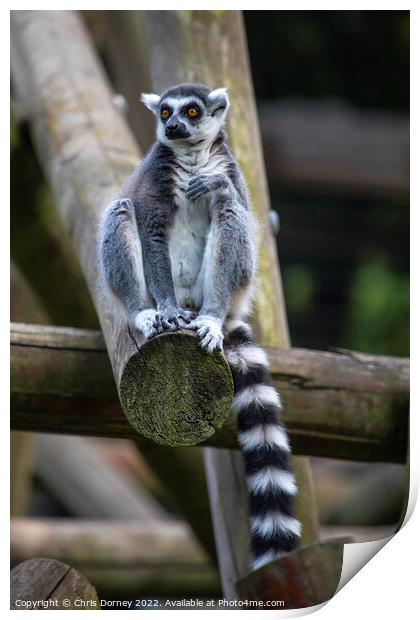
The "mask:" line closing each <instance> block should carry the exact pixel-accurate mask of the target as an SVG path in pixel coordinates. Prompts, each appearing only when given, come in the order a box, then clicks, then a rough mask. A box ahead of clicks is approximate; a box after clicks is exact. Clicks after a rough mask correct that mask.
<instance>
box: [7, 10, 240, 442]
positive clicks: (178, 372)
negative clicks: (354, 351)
mask: <svg viewBox="0 0 420 620" xmlns="http://www.w3.org/2000/svg"><path fill="white" fill-rule="evenodd" d="M11 29H12V37H11V39H12V53H11V59H12V79H13V85H14V88H15V91H16V96H17V98H18V100H19V102H21V103H22V105H23V108H24V109H25V111H26V115H27V118H28V119H29V120H30V127H31V131H32V134H33V138H34V144H35V147H36V151H37V154H38V157H39V159H40V163H41V165H42V168H43V170H44V173H45V175H46V177H47V179H48V181H49V184H50V186H51V188H52V190H53V193H54V196H55V201H56V204H57V206H58V209H59V211H60V214H61V216H62V220H63V222H64V225H65V227H66V229H67V231H68V232H69V233H70V236H71V238H72V240H73V243H74V246H75V249H76V253H77V255H78V257H79V259H80V263H81V266H82V270H83V273H84V276H85V278H86V282H87V284H88V288H89V290H90V293H91V296H92V298H93V301H94V305H95V308H96V310H97V313H98V316H99V319H100V323H101V327H102V331H103V334H104V338H105V342H106V345H107V350H108V354H109V356H110V360H111V366H112V369H113V374H114V378H115V382H116V385H117V388H118V392H119V396H120V400H121V403H122V408H123V411H124V413H125V414H126V416H127V417H128V419H129V421H130V422H131V423H132V424H133V425H134V426H135V428H136V430H138V431H140V432H142V433H143V434H144V435H145V436H147V437H149V438H151V439H154V440H155V441H157V442H160V443H164V444H166V445H182V444H183V443H188V442H191V438H192V442H193V443H194V442H195V441H196V440H197V439H198V440H203V439H205V438H208V437H210V436H211V435H212V434H214V432H215V430H216V429H217V428H219V427H221V426H222V424H223V422H224V421H225V420H226V418H227V417H228V416H229V414H230V406H231V402H232V395H233V388H232V377H231V373H230V370H229V367H228V365H227V362H226V360H225V358H224V356H223V355H222V354H220V353H216V354H214V355H207V354H206V353H205V352H204V351H202V350H201V348H200V347H199V344H198V339H197V338H196V336H195V335H193V334H192V333H191V332H184V333H178V334H176V336H175V338H169V339H168V338H167V337H166V336H161V337H160V338H159V339H156V340H154V341H153V342H149V343H146V344H145V346H144V347H142V346H141V345H142V344H143V341H142V339H141V338H140V335H139V334H136V335H134V334H131V333H130V332H129V329H128V326H127V321H126V317H125V314H124V312H123V310H122V308H121V307H120V305H119V304H118V303H117V302H116V300H115V299H113V298H112V296H111V295H110V294H106V293H105V292H104V291H103V290H101V289H100V287H99V286H98V281H99V273H98V260H97V244H96V241H95V240H96V239H97V234H98V228H99V225H100V220H101V217H102V214H103V211H104V209H105V208H106V206H107V205H108V204H109V203H110V202H111V201H112V200H114V199H115V197H116V196H117V195H118V193H119V191H120V188H121V186H122V185H123V183H124V182H125V180H126V179H127V177H128V176H129V174H130V173H131V172H132V171H133V168H134V167H135V165H136V164H137V163H138V161H139V159H140V153H139V151H138V150H137V147H136V145H135V142H134V140H133V137H132V135H131V133H130V131H129V129H128V127H127V125H126V123H125V121H124V120H123V119H122V117H121V116H120V115H119V113H118V111H117V109H116V108H115V105H114V104H113V101H112V93H111V91H110V88H109V85H108V83H107V81H106V79H105V77H104V74H103V70H102V68H101V66H100V65H99V62H98V60H97V58H96V56H95V54H94V51H93V49H92V46H91V43H90V40H89V37H88V35H87V33H86V31H85V29H84V26H83V23H82V21H81V19H80V17H79V16H78V15H77V14H76V13H72V12H68V11H13V12H12V17H11ZM140 376H141V381H140V380H139V377H140ZM191 377H194V381H191ZM156 386H159V389H156ZM180 386H182V389H179V388H180ZM197 410H199V411H201V416H202V418H201V423H200V424H198V425H197V424H196V423H194V424H190V423H189V421H190V414H191V412H194V411H197ZM162 412H164V415H162ZM196 419H197V418H196ZM196 419H195V420H194V422H196Z"/></svg>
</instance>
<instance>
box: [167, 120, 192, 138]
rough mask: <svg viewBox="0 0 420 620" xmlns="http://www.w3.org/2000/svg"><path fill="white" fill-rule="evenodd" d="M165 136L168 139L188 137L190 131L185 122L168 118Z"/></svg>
mask: <svg viewBox="0 0 420 620" xmlns="http://www.w3.org/2000/svg"><path fill="white" fill-rule="evenodd" d="M165 136H166V137H167V138H169V140H179V139H180V138H189V137H190V133H189V131H188V130H187V126H186V125H185V123H182V122H181V121H177V120H170V121H169V123H168V124H167V125H166V127H165Z"/></svg>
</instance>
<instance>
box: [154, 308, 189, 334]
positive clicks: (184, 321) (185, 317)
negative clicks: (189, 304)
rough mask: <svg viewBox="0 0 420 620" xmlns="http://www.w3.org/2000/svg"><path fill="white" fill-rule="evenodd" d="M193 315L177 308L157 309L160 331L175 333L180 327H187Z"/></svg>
mask: <svg viewBox="0 0 420 620" xmlns="http://www.w3.org/2000/svg"><path fill="white" fill-rule="evenodd" d="M192 318H193V314H192V313H191V312H189V310H184V309H183V308H179V307H165V308H159V312H158V319H159V321H160V325H161V328H162V331H172V332H174V331H176V330H178V329H181V328H182V327H184V328H185V327H189V323H190V322H191V319H192Z"/></svg>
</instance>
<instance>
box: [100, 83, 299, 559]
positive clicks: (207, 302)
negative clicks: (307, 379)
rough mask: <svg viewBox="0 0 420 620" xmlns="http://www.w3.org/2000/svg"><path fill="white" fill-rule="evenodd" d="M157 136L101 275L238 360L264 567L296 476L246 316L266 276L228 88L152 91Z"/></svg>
mask: <svg viewBox="0 0 420 620" xmlns="http://www.w3.org/2000/svg"><path fill="white" fill-rule="evenodd" d="M141 99H142V101H143V103H144V104H145V105H146V106H147V107H148V108H149V109H150V110H151V111H152V112H153V113H154V114H155V116H156V118H157V140H156V142H155V144H154V146H153V147H152V149H151V151H150V152H149V154H148V155H147V157H146V158H145V159H144V160H143V162H142V163H141V164H140V165H139V166H138V167H137V169H136V170H135V172H134V173H133V175H132V176H131V178H130V179H129V180H128V182H127V184H126V186H125V187H124V188H123V190H122V191H121V194H120V198H119V199H118V200H116V201H115V202H114V203H112V204H111V205H110V206H109V207H108V209H107V210H106V212H105V216H104V220H103V224H102V228H101V237H100V258H101V265H102V273H103V276H104V278H105V280H106V282H107V284H108V286H109V287H110V289H111V290H112V292H113V293H114V294H115V295H116V296H117V298H119V300H120V301H121V302H122V303H123V305H124V306H125V308H126V311H127V316H128V321H129V323H130V324H131V326H132V327H134V328H136V329H138V330H139V331H141V332H142V333H143V335H144V336H145V338H146V339H149V338H152V337H153V336H155V335H156V334H159V333H161V332H164V331H166V330H171V331H172V330H177V329H179V328H180V327H183V328H187V329H193V330H196V331H197V333H198V336H199V338H200V344H201V346H202V347H203V348H204V349H205V350H207V351H208V352H210V353H211V352H212V351H213V350H215V349H216V348H220V349H221V348H223V343H224V351H225V354H226V357H227V360H228V363H229V366H230V368H231V371H232V374H233V379H234V389H235V396H234V401H233V410H234V412H235V413H236V416H237V425H238V439H239V443H240V445H241V448H242V451H243V455H244V461H245V469H246V476H247V482H248V488H249V495H250V519H251V543H252V556H253V564H252V567H253V568H254V569H256V568H258V567H259V566H262V565H264V564H266V563H268V562H270V561H271V560H273V559H275V558H277V557H279V556H281V555H283V554H285V553H287V552H289V551H291V550H292V549H294V548H295V547H296V546H297V545H298V544H299V540H300V531H301V525H300V523H299V521H298V520H297V519H296V517H295V499H296V492H297V489H296V483H295V478H294V475H293V473H292V471H291V464H290V447H289V441H288V436H287V433H286V430H285V428H284V426H283V425H282V423H281V422H280V420H279V412H280V410H281V402H280V397H279V395H278V393H277V392H276V390H275V389H274V387H273V386H272V385H271V381H270V375H269V371H268V363H267V358H266V355H265V353H264V351H263V350H262V349H261V348H259V347H257V346H256V344H255V343H254V341H253V338H252V332H251V329H250V327H249V325H248V324H247V323H245V322H244V321H243V320H242V319H243V318H244V317H245V316H246V315H247V314H248V313H249V312H250V309H251V302H252V296H253V294H254V290H255V280H256V268H257V264H256V232H255V227H254V220H253V218H252V215H251V212H250V208H249V204H248V196H247V188H246V185H245V182H244V179H243V176H242V174H241V171H240V169H239V167H238V164H237V163H236V161H235V159H234V158H233V155H232V153H231V151H230V150H229V148H228V146H227V145H226V142H225V137H226V136H225V133H224V130H223V125H224V121H225V117H226V112H227V110H228V107H229V100H228V96H227V93H226V89H225V88H218V89H216V90H211V89H210V88H208V87H207V86H203V85H198V84H182V85H179V86H175V87H173V88H170V89H169V90H167V91H166V92H165V93H163V95H161V96H159V95H154V94H144V95H142V97H141Z"/></svg>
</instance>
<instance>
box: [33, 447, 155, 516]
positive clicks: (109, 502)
mask: <svg viewBox="0 0 420 620" xmlns="http://www.w3.org/2000/svg"><path fill="white" fill-rule="evenodd" d="M35 462H36V472H37V475H38V477H39V478H40V479H41V480H42V482H43V483H44V485H45V487H46V488H48V489H49V490H50V491H51V493H52V494H53V495H54V497H56V498H57V499H58V500H59V501H60V503H61V504H62V505H63V506H65V507H66V508H67V509H68V510H69V511H70V513H71V514H73V515H74V516H76V517H84V518H87V519H115V520H120V521H122V520H134V521H136V520H137V521H142V520H150V519H154V518H162V517H163V516H164V515H165V514H166V511H165V510H164V509H163V508H162V507H161V506H160V504H159V503H158V502H157V501H156V500H155V499H154V498H153V497H152V496H151V495H150V494H149V492H148V491H147V490H146V489H144V488H143V487H142V486H141V485H140V483H138V482H137V481H135V479H134V480H133V479H131V478H130V477H129V476H127V475H124V474H123V473H122V472H120V471H118V469H116V468H115V467H112V466H111V465H110V464H109V463H107V462H106V461H105V459H104V458H103V456H102V455H101V454H100V453H99V451H98V449H97V448H96V446H95V443H94V442H93V441H92V440H91V439H89V438H88V437H73V436H69V437H64V436H59V435H39V436H38V437H37V444H36V461H35Z"/></svg>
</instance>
